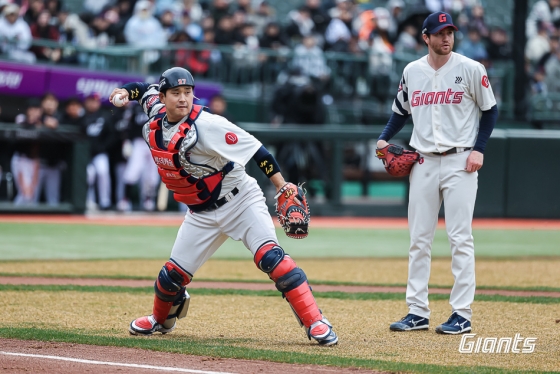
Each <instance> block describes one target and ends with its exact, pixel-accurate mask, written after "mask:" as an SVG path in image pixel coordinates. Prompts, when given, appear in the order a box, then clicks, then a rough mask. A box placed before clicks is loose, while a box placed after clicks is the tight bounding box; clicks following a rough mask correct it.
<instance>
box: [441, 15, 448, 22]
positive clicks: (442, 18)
mask: <svg viewBox="0 0 560 374" xmlns="http://www.w3.org/2000/svg"><path fill="white" fill-rule="evenodd" d="M439 22H440V23H443V22H447V16H446V15H445V14H440V15H439Z"/></svg>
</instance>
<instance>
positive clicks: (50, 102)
mask: <svg viewBox="0 0 560 374" xmlns="http://www.w3.org/2000/svg"><path fill="white" fill-rule="evenodd" d="M58 105H59V101H58V98H57V97H56V96H54V95H53V94H52V93H50V92H47V93H46V94H44V95H43V97H42V98H41V109H42V110H43V118H42V122H43V124H44V125H45V127H46V128H49V129H56V128H58V122H59V120H60V113H59V112H58Z"/></svg>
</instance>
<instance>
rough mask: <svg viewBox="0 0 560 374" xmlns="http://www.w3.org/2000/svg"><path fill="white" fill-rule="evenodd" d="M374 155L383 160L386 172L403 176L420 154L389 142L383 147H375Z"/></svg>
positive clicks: (407, 173) (408, 172)
mask: <svg viewBox="0 0 560 374" xmlns="http://www.w3.org/2000/svg"><path fill="white" fill-rule="evenodd" d="M375 153H376V156H377V158H378V159H380V160H381V161H383V165H385V170H387V173H389V174H391V175H392V176H394V177H405V176H407V175H409V174H410V170H412V166H414V164H415V163H416V162H417V161H419V160H420V154H419V153H418V152H414V151H407V150H405V149H404V148H403V147H401V146H399V145H395V144H389V145H388V146H386V147H384V148H381V149H379V148H377V150H376V152H375Z"/></svg>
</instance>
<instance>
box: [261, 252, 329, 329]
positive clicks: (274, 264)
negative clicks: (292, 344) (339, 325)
mask: <svg viewBox="0 0 560 374" xmlns="http://www.w3.org/2000/svg"><path fill="white" fill-rule="evenodd" d="M269 251H270V253H268V252H269ZM267 253H268V254H267ZM271 254H273V255H271ZM280 259H281V260H280ZM254 260H255V264H256V265H257V267H258V268H259V269H261V270H262V271H265V272H267V273H268V276H269V278H270V279H272V280H273V281H274V283H276V285H277V288H278V290H280V291H281V292H283V294H284V296H285V297H286V300H287V301H288V302H289V303H290V305H291V307H292V309H293V311H294V313H295V314H296V315H297V317H298V318H299V320H300V321H301V323H302V324H303V325H304V326H305V327H310V326H311V325H312V324H313V323H315V322H317V321H320V320H321V319H322V318H323V317H322V315H321V311H320V310H319V307H318V306H317V303H316V302H315V298H314V297H313V293H312V292H311V288H310V287H309V284H308V283H307V279H306V278H305V273H303V271H302V270H301V269H299V268H298V266H297V265H296V263H295V261H294V260H293V259H292V258H291V257H290V256H289V255H287V254H285V253H284V251H283V250H282V249H281V248H280V247H279V246H278V244H276V243H267V244H265V245H264V246H262V247H261V248H260V249H259V250H258V251H257V253H256V254H255V259H254ZM270 269H272V270H270ZM294 273H298V275H300V278H298V279H300V282H301V280H304V282H303V283H301V284H299V285H297V286H295V287H294V288H291V286H290V282H288V283H286V279H285V278H286V277H288V278H290V275H291V274H294ZM285 276H286V277H285ZM302 278H303V279H302ZM279 282H280V283H281V284H282V286H281V287H279V286H278V284H279ZM300 282H298V283H300ZM295 284H297V283H295ZM283 287H286V289H288V291H284V289H283Z"/></svg>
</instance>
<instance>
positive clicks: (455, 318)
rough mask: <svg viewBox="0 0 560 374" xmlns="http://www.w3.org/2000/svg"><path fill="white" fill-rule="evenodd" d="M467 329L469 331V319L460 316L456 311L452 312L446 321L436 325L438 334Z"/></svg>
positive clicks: (459, 331) (465, 330)
mask: <svg viewBox="0 0 560 374" xmlns="http://www.w3.org/2000/svg"><path fill="white" fill-rule="evenodd" d="M469 331H471V321H469V320H468V319H466V318H463V317H461V316H460V315H458V314H457V312H455V313H453V314H452V315H451V317H449V319H448V320H447V322H444V323H442V324H441V325H439V326H438V327H436V332H437V333H438V334H451V335H457V334H463V333H465V332H469Z"/></svg>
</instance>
